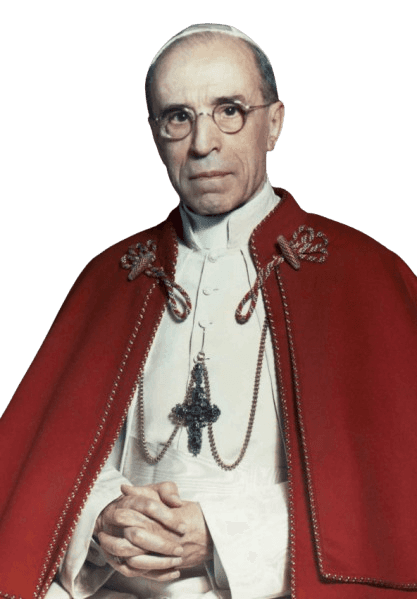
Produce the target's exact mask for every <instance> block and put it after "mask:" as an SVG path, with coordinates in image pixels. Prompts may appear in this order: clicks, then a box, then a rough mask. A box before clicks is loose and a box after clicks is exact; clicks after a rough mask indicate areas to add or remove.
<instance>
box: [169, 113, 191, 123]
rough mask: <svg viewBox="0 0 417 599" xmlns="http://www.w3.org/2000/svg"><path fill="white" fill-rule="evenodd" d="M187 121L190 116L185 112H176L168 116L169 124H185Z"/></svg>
mask: <svg viewBox="0 0 417 599" xmlns="http://www.w3.org/2000/svg"><path fill="white" fill-rule="evenodd" d="M189 119H190V115H189V114H188V112H186V111H185V110H177V111H176V112H171V114H169V115H168V120H169V122H170V123H173V124H177V123H186V122H187V121H188V120H189Z"/></svg>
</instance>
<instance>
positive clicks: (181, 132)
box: [152, 100, 271, 140]
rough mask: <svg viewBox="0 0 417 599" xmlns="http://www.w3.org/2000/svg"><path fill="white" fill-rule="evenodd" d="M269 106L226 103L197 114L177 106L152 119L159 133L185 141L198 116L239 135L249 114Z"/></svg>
mask: <svg viewBox="0 0 417 599" xmlns="http://www.w3.org/2000/svg"><path fill="white" fill-rule="evenodd" d="M267 106H271V103H269V104H261V105H259V106H246V104H243V103H242V102H239V101H238V100H235V101H234V102H225V103H222V104H217V106H215V107H214V108H213V112H212V113H211V114H210V113H209V112H199V113H198V114H196V112H195V111H194V110H193V109H192V108H189V107H187V106H175V107H172V108H168V109H167V110H165V111H164V112H163V113H162V114H161V115H160V116H159V117H157V118H154V119H152V120H153V121H154V122H155V123H156V124H157V125H158V126H159V133H160V135H161V136H162V137H165V138H167V139H174V140H180V139H184V137H187V135H189V134H190V133H191V131H192V130H193V129H194V126H195V122H196V120H197V116H201V115H208V116H211V117H212V119H213V120H214V122H215V123H216V125H217V126H218V128H219V129H220V131H222V132H223V133H229V134H233V133H238V132H239V131H240V130H241V129H243V127H244V126H245V123H246V119H247V117H248V114H249V113H250V112H252V111H253V110H258V109H259V108H267Z"/></svg>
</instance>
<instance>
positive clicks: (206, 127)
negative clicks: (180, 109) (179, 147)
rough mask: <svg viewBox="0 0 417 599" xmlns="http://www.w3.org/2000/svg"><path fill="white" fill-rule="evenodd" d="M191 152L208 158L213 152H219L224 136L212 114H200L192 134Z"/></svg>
mask: <svg viewBox="0 0 417 599" xmlns="http://www.w3.org/2000/svg"><path fill="white" fill-rule="evenodd" d="M191 135H192V141H191V148H190V149H191V152H192V153H193V154H194V155H195V156H207V155H208V154H210V152H212V151H213V150H217V151H219V150H220V148H221V142H222V138H221V136H222V135H223V134H222V132H221V131H220V129H219V128H218V126H217V125H216V123H215V122H214V119H213V117H212V116H211V114H209V113H206V112H200V113H199V114H198V115H197V117H196V120H195V123H194V129H193V131H192V133H191Z"/></svg>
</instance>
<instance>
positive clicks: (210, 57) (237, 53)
mask: <svg viewBox="0 0 417 599" xmlns="http://www.w3.org/2000/svg"><path fill="white" fill-rule="evenodd" d="M261 94H262V91H261V79H260V74H259V70H258V68H257V66H256V63H255V59H254V56H253V53H252V51H251V49H250V48H249V46H247V45H246V44H245V43H243V42H242V40H241V39H237V38H236V37H234V38H231V37H230V36H224V35H215V36H213V37H210V39H204V38H201V36H197V35H196V36H191V37H188V38H186V39H181V40H180V41H179V42H177V43H176V44H174V45H172V44H171V45H170V46H169V47H168V48H167V49H166V50H165V51H164V53H163V54H162V55H161V56H160V59H159V60H158V63H157V65H156V67H155V72H154V77H153V81H152V102H153V103H155V104H154V106H155V108H157V109H159V108H161V107H165V104H167V103H173V104H184V105H190V106H191V105H194V104H200V103H208V104H216V103H218V102H219V99H220V98H226V97H227V98H229V97H232V96H237V95H241V96H242V98H241V101H242V102H243V103H249V104H250V103H253V101H254V100H255V99H257V100H261ZM258 103H259V102H258Z"/></svg>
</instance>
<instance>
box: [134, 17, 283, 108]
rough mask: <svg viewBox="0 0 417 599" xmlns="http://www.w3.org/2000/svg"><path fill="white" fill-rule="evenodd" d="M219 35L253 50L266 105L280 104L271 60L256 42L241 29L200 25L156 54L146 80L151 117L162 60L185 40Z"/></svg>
mask: <svg viewBox="0 0 417 599" xmlns="http://www.w3.org/2000/svg"><path fill="white" fill-rule="evenodd" d="M219 34H226V35H231V36H233V37H237V38H239V39H241V40H242V41H243V42H244V43H245V44H246V46H247V47H248V48H249V49H250V50H251V52H252V55H253V57H254V59H255V64H256V66H257V68H258V71H259V75H260V79H261V91H262V96H263V100H264V102H265V103H266V104H270V103H271V104H272V103H274V102H278V100H279V98H278V90H277V84H276V80H275V75H274V71H273V69H272V65H271V63H270V61H269V58H268V57H267V55H266V54H265V52H264V51H263V50H262V49H261V48H260V47H259V46H258V45H257V44H255V42H254V41H253V40H252V39H251V38H250V37H249V36H247V35H246V34H245V33H243V32H242V31H239V29H236V28H235V27H231V26H230V25H220V24H214V23H200V24H197V25H191V26H190V27H187V28H186V29H183V30H182V31H180V32H179V33H177V34H176V35H174V37H172V38H171V39H170V40H168V42H167V43H166V44H165V45H164V46H162V48H161V49H160V50H159V52H158V53H157V54H156V56H155V57H154V59H153V60H152V62H151V65H150V67H149V69H148V72H147V75H146V80H145V94H146V105H147V107H148V112H149V117H150V118H152V117H154V114H153V112H152V95H151V87H152V80H153V77H154V74H155V70H156V67H157V65H158V63H159V62H160V60H161V59H162V58H163V57H164V56H166V54H168V52H170V51H171V50H172V49H173V48H175V47H176V46H178V45H179V44H181V43H182V42H183V41H184V40H190V41H193V39H195V38H197V39H199V40H203V41H204V40H206V41H211V40H213V39H215V38H217V37H218V36H219Z"/></svg>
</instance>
